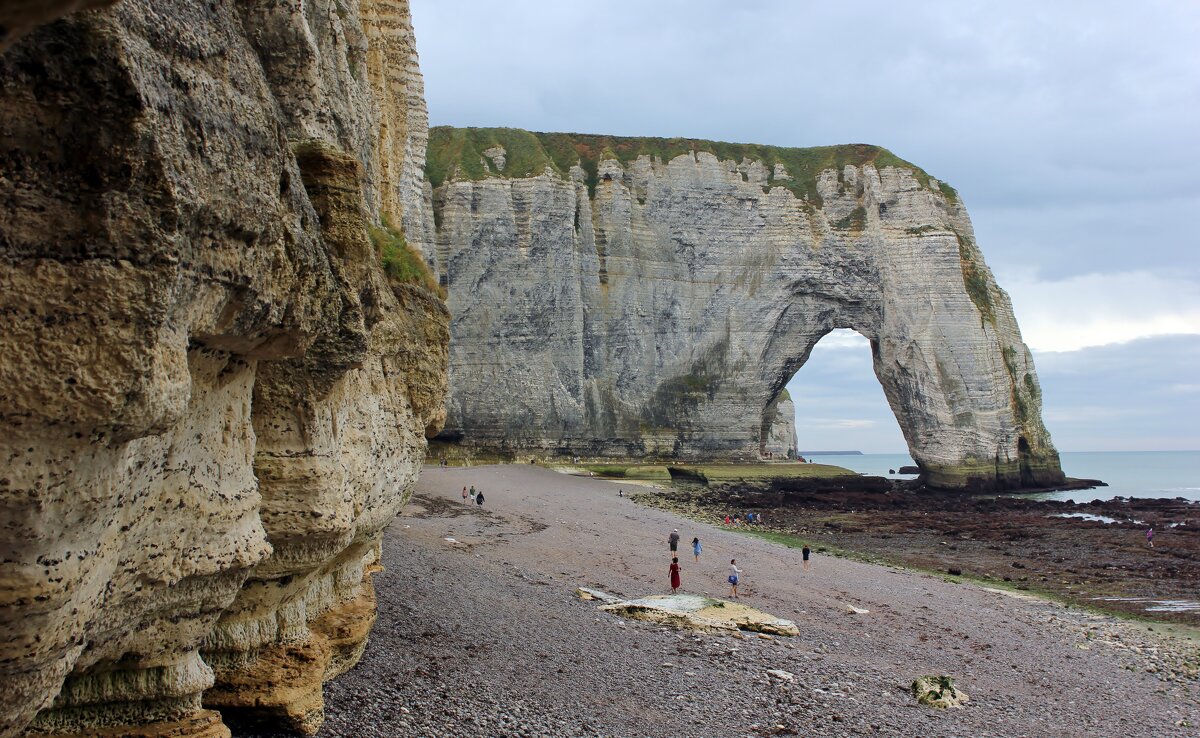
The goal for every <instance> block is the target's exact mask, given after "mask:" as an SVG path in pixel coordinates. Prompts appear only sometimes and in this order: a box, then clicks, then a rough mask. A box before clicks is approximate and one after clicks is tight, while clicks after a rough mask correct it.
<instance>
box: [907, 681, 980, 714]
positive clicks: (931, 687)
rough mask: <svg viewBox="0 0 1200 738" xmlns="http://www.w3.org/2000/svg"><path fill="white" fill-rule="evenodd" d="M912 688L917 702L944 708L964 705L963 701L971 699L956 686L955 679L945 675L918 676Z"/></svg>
mask: <svg viewBox="0 0 1200 738" xmlns="http://www.w3.org/2000/svg"><path fill="white" fill-rule="evenodd" d="M911 689H912V693H913V697H916V698H917V702H920V703H921V704H922V705H928V706H930V707H936V708H938V709H942V710H944V709H946V708H948V707H956V708H957V707H962V706H963V703H965V702H967V701H969V698H968V697H967V693H966V692H963V691H962V690H960V689H958V688H957V687H955V686H954V680H952V679H951V678H950V677H948V676H945V675H942V676H930V675H926V676H923V677H917V678H916V679H914V680H913V683H912V687H911Z"/></svg>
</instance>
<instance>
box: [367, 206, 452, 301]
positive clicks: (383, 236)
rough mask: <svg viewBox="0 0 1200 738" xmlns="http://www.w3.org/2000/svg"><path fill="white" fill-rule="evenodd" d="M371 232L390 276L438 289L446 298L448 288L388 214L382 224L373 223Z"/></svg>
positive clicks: (402, 281)
mask: <svg viewBox="0 0 1200 738" xmlns="http://www.w3.org/2000/svg"><path fill="white" fill-rule="evenodd" d="M370 234H371V244H372V245H373V246H374V247H375V252H376V253H377V254H378V255H379V261H380V263H382V264H383V271H384V272H386V273H387V275H388V279H390V280H392V281H393V282H396V283H400V284H404V283H409V284H419V285H422V286H423V287H425V288H426V289H428V290H430V291H431V292H435V293H437V294H438V296H439V297H441V298H442V299H445V298H446V291H445V290H444V289H443V288H442V287H440V286H438V283H437V279H435V278H434V276H433V273H432V272H431V271H430V270H429V265H428V264H426V263H425V260H424V259H422V258H421V255H420V254H418V253H417V252H416V251H413V249H412V247H410V246H409V245H408V241H407V240H406V239H405V238H404V234H403V233H402V232H401V231H400V230H399V229H397V228H396V227H395V226H393V225H392V224H391V223H390V222H389V221H388V219H387V218H384V219H383V223H382V225H380V226H371V228H370Z"/></svg>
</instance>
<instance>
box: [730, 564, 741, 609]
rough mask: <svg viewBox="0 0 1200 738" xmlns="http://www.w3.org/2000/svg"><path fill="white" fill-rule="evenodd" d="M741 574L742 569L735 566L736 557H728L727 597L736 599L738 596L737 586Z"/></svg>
mask: <svg viewBox="0 0 1200 738" xmlns="http://www.w3.org/2000/svg"><path fill="white" fill-rule="evenodd" d="M741 574H742V570H741V569H739V568H738V566H737V559H730V560H729V597H730V598H731V599H735V600H736V599H737V598H738V593H737V586H738V581H739V580H740V579H741Z"/></svg>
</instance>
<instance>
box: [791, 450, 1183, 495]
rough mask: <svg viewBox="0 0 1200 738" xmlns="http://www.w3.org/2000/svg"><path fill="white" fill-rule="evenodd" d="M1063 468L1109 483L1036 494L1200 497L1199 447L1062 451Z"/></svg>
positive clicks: (866, 464)
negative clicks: (1186, 448) (1183, 448)
mask: <svg viewBox="0 0 1200 738" xmlns="http://www.w3.org/2000/svg"><path fill="white" fill-rule="evenodd" d="M810 458H812V460H813V461H815V462H817V463H820V464H834V465H836V466H842V467H845V468H847V469H852V470H853V471H856V472H859V473H862V474H871V475H875V476H881V477H889V478H892V479H911V478H912V477H910V476H901V475H898V474H888V470H889V469H899V468H900V467H902V466H911V465H915V462H914V461H913V460H912V457H911V456H909V455H908V454H817V455H812V456H811V457H810ZM1059 459H1060V460H1061V461H1062V468H1063V471H1064V472H1066V474H1067V476H1068V477H1075V478H1077V479H1099V480H1101V481H1104V482H1107V483H1108V486H1107V487H1094V488H1092V489H1084V490H1071V491H1068V492H1046V493H1042V494H1038V495H1036V497H1037V498H1038V499H1046V500H1074V501H1075V502H1090V501H1091V500H1108V499H1112V498H1113V497H1168V498H1174V497H1182V498H1184V499H1188V500H1200V451H1061V452H1059Z"/></svg>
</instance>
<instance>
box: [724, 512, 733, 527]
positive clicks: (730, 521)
mask: <svg viewBox="0 0 1200 738" xmlns="http://www.w3.org/2000/svg"><path fill="white" fill-rule="evenodd" d="M732 522H733V521H732V520H730V518H729V513H725V525H726V526H728V525H729V524H730V523H732Z"/></svg>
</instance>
